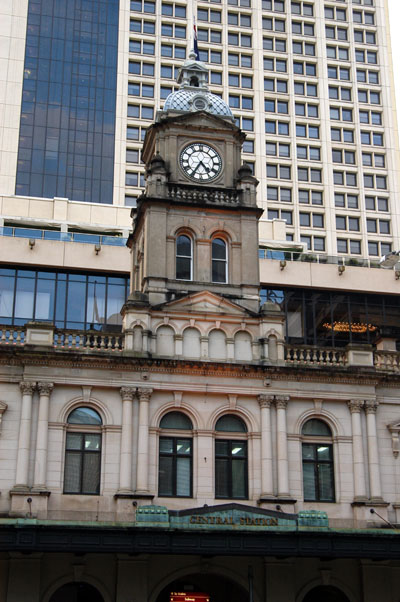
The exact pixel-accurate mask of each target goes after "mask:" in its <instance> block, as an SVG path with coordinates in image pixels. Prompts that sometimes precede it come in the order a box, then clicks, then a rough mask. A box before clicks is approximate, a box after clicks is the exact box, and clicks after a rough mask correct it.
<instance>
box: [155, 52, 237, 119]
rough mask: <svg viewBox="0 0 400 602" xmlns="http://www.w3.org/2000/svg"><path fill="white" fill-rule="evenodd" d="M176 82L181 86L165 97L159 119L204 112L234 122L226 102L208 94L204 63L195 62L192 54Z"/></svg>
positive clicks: (206, 70) (206, 73)
mask: <svg viewBox="0 0 400 602" xmlns="http://www.w3.org/2000/svg"><path fill="white" fill-rule="evenodd" d="M177 82H178V83H179V84H181V86H180V89H179V90H177V91H176V92H172V93H171V94H170V95H169V96H167V98H166V100H165V104H164V109H163V110H162V111H161V112H160V114H159V117H160V118H161V119H162V118H165V117H167V116H168V117H169V116H171V115H172V114H180V113H188V112H195V111H206V112H207V113H210V114H211V115H218V116H219V117H223V118H225V119H228V120H229V121H234V118H233V115H232V111H231V110H230V108H229V106H228V105H227V104H226V102H225V101H223V100H222V98H220V97H219V96H217V95H216V94H212V93H211V92H209V90H208V85H207V82H208V69H207V67H206V65H205V63H203V62H201V61H197V60H196V55H195V53H194V52H191V53H190V55H189V58H188V59H187V60H186V61H185V62H184V63H183V65H182V67H181V68H180V69H179V74H178V78H177Z"/></svg>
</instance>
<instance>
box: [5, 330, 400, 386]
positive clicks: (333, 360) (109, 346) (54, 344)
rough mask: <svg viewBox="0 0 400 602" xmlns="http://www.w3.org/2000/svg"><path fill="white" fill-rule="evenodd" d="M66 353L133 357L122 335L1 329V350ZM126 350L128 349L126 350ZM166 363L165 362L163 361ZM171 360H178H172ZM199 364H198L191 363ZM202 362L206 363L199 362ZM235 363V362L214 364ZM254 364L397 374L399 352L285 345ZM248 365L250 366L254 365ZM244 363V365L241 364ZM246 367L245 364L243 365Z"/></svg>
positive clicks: (367, 348) (347, 347) (255, 360)
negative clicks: (278, 354) (276, 355)
mask: <svg viewBox="0 0 400 602" xmlns="http://www.w3.org/2000/svg"><path fill="white" fill-rule="evenodd" d="M32 346H35V347H37V348H43V349H44V350H47V351H49V350H54V351H55V352H57V351H67V352H81V353H86V354H87V353H90V352H96V353H97V352H100V353H103V354H110V355H114V356H115V355H119V356H121V355H122V354H123V353H124V352H127V353H128V354H132V351H133V350H132V349H130V348H128V347H129V345H128V343H127V339H126V338H125V335H124V333H121V332H98V331H92V330H77V329H59V328H54V327H53V325H51V324H48V323H40V322H30V323H27V324H25V325H24V326H9V325H0V349H3V350H5V349H7V348H8V349H23V348H24V347H25V348H29V349H32ZM127 346H128V347H127ZM133 354H134V355H135V356H140V357H157V356H156V354H155V353H152V352H149V353H147V352H143V353H142V352H133ZM163 359H168V358H163ZM170 359H174V360H177V359H180V358H179V356H176V355H175V356H172V357H171V358H170ZM194 361H199V360H194ZM201 361H208V358H202V359H201ZM213 361H219V362H228V363H229V362H232V363H237V362H236V361H235V360H213ZM253 362H254V363H255V364H261V365H265V366H271V367H273V366H274V365H279V366H280V367H282V366H284V367H293V368H311V369H319V368H335V369H342V370H343V369H346V368H354V367H356V368H368V369H370V370H371V369H372V370H376V371H377V372H385V373H388V372H389V373H394V374H397V373H400V352H397V351H387V350H377V349H374V348H373V347H372V346H371V345H347V346H346V347H318V346H314V345H289V344H285V345H284V359H283V361H282V360H276V361H273V360H270V359H268V358H266V359H265V358H264V359H261V360H259V359H254V360H253ZM253 362H250V363H253ZM240 363H243V362H240ZM245 363H248V362H245Z"/></svg>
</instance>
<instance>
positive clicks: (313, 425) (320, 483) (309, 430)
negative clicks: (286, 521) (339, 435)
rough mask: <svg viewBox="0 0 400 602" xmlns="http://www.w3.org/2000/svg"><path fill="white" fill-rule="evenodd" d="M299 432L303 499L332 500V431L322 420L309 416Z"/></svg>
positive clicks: (333, 485) (333, 498) (306, 500)
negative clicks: (300, 437) (300, 438)
mask: <svg viewBox="0 0 400 602" xmlns="http://www.w3.org/2000/svg"><path fill="white" fill-rule="evenodd" d="M301 434H302V458H303V491H304V501H305V502H334V501H335V479H334V465H333V445H332V431H331V429H330V428H329V426H328V425H327V424H326V422H324V421H323V420H319V419H318V418H311V419H310V420H307V422H305V424H304V425H303V428H302V429H301Z"/></svg>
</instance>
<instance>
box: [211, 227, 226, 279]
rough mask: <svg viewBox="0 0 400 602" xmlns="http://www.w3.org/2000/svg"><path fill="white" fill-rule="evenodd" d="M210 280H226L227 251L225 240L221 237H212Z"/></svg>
mask: <svg viewBox="0 0 400 602" xmlns="http://www.w3.org/2000/svg"><path fill="white" fill-rule="evenodd" d="M211 257H212V275H211V280H212V282H228V253H227V248H226V242H225V241H224V240H222V238H214V239H213V241H212V248H211Z"/></svg>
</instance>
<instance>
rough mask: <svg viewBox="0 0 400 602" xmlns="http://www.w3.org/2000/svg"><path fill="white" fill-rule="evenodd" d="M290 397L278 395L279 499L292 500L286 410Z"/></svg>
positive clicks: (276, 399)
mask: <svg viewBox="0 0 400 602" xmlns="http://www.w3.org/2000/svg"><path fill="white" fill-rule="evenodd" d="M288 401H289V397H288V396H286V395H276V396H275V404H276V430H277V432H276V443H277V461H278V497H280V498H290V493H289V462H288V446H287V430H286V408H287V404H288Z"/></svg>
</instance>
